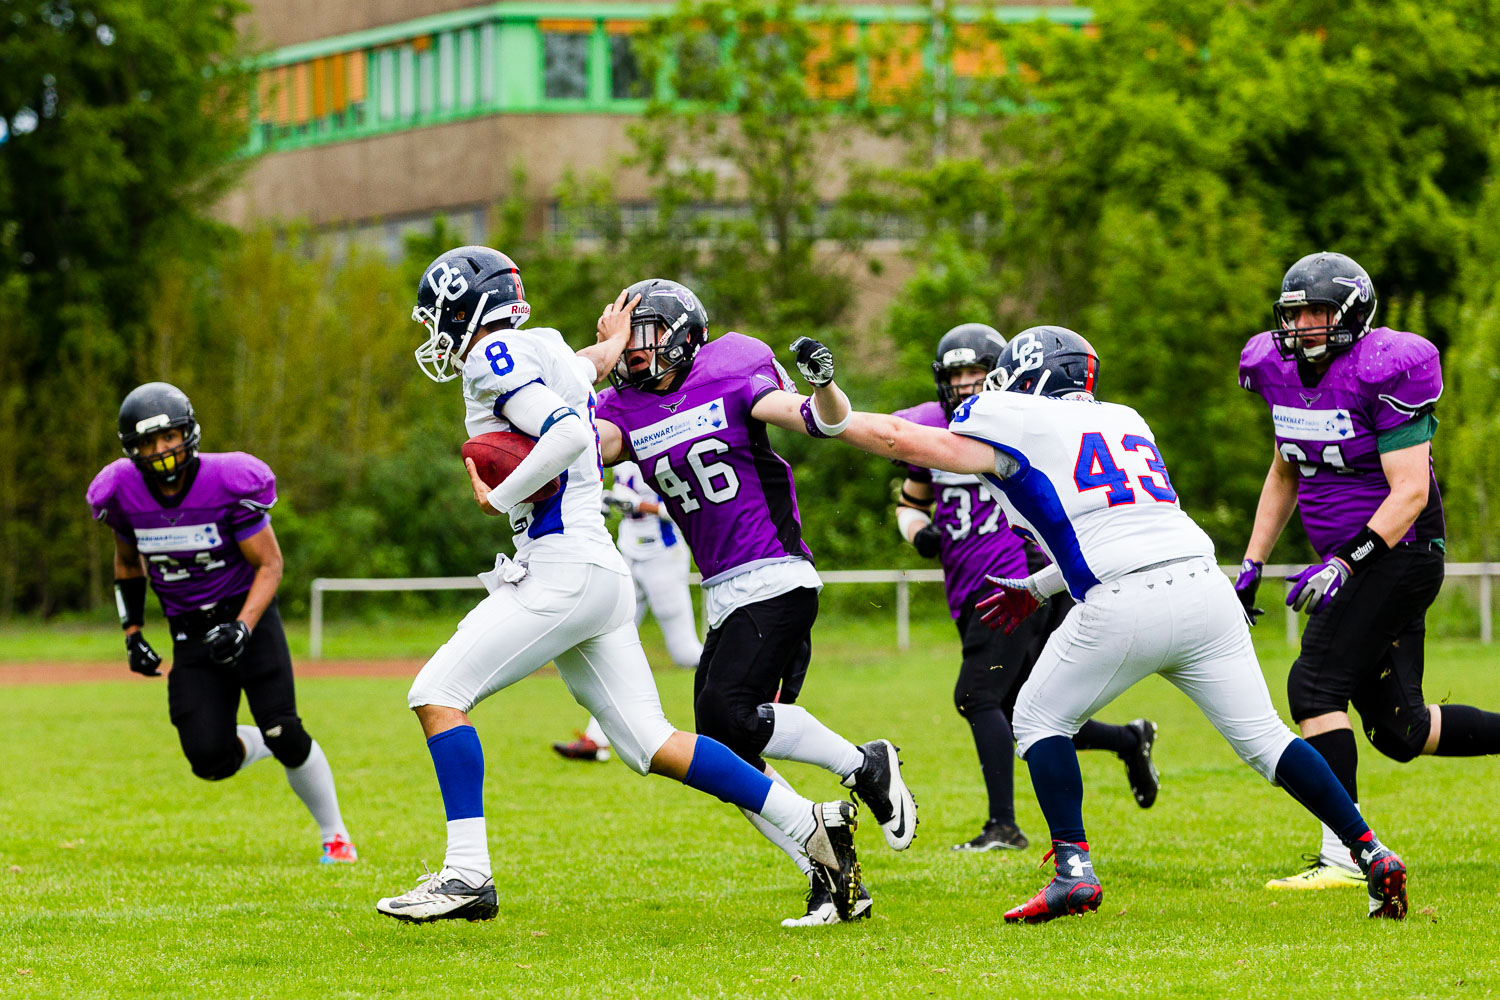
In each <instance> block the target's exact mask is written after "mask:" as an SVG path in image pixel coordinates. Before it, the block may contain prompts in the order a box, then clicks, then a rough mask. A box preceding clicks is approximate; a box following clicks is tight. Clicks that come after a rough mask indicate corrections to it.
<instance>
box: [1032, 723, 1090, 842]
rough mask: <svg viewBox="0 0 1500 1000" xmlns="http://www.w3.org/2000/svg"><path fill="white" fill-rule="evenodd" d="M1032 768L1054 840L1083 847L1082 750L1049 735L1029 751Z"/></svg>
mask: <svg viewBox="0 0 1500 1000" xmlns="http://www.w3.org/2000/svg"><path fill="white" fill-rule="evenodd" d="M1026 766H1027V767H1029V768H1031V786H1032V788H1034V789H1035V790H1036V800H1037V802H1038V803H1039V804H1040V805H1041V807H1042V815H1043V816H1045V817H1047V826H1048V827H1050V828H1051V831H1052V839H1053V840H1062V841H1067V842H1068V843H1070V844H1081V843H1083V842H1084V841H1085V840H1086V839H1087V838H1086V837H1085V836H1084V833H1083V774H1082V773H1081V772H1079V770H1078V751H1077V750H1076V749H1075V748H1074V746H1073V741H1072V740H1070V739H1068V737H1066V736H1049V737H1047V738H1046V739H1044V740H1039V741H1037V742H1036V743H1033V744H1032V745H1031V749H1030V750H1027V751H1026Z"/></svg>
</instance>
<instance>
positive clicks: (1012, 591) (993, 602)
mask: <svg viewBox="0 0 1500 1000" xmlns="http://www.w3.org/2000/svg"><path fill="white" fill-rule="evenodd" d="M985 579H986V580H988V581H989V582H990V583H993V584H994V585H995V586H996V587H997V588H999V589H998V590H996V591H995V592H994V593H993V594H991V595H990V596H989V597H986V598H985V599H984V600H982V601H980V602H979V603H978V604H976V605H974V607H975V608H976V609H978V611H979V620H980V621H982V622H984V623H985V624H986V625H988V626H989V627H990V628H998V629H1001V630H1003V631H1004V632H1005V634H1006V635H1010V634H1011V633H1013V632H1015V630H1016V629H1018V628H1020V627H1021V622H1022V620H1024V619H1025V618H1026V616H1027V615H1029V614H1031V613H1032V612H1033V611H1035V610H1036V609H1037V608H1039V607H1041V606H1042V602H1041V601H1040V600H1038V599H1037V597H1036V595H1035V594H1033V593H1032V592H1031V588H1030V587H1029V586H1027V584H1026V581H1025V580H1015V579H1010V578H1006V577H999V576H986V577H985Z"/></svg>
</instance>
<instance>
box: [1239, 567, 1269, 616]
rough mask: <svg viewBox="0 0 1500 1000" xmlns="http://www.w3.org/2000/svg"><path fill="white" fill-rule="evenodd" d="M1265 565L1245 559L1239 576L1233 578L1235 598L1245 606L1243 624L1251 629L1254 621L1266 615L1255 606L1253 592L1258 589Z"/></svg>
mask: <svg viewBox="0 0 1500 1000" xmlns="http://www.w3.org/2000/svg"><path fill="white" fill-rule="evenodd" d="M1265 565H1266V564H1265V563H1258V562H1256V561H1255V560H1253V559H1246V560H1245V561H1244V562H1242V563H1240V575H1239V576H1237V577H1235V578H1234V593H1235V596H1236V597H1238V598H1239V599H1240V603H1241V604H1243V605H1244V606H1245V622H1246V623H1247V624H1248V625H1249V626H1250V627H1251V628H1254V627H1255V620H1256V619H1257V618H1259V617H1260V616H1261V615H1263V614H1265V613H1266V609H1265V608H1257V607H1256V606H1255V592H1256V590H1258V589H1259V588H1260V573H1261V570H1263V569H1264V568H1265Z"/></svg>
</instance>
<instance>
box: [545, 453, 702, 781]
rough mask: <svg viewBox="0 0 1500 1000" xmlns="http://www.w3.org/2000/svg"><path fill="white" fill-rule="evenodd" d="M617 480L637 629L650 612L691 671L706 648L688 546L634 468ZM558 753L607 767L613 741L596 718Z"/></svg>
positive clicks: (624, 465)
mask: <svg viewBox="0 0 1500 1000" xmlns="http://www.w3.org/2000/svg"><path fill="white" fill-rule="evenodd" d="M614 474H615V481H614V485H613V486H611V487H610V488H609V489H608V490H606V491H605V493H604V503H605V506H606V507H613V508H615V509H617V510H619V511H621V512H623V513H624V515H625V516H624V517H622V518H621V519H620V527H619V530H618V531H617V533H616V537H617V538H618V539H619V546H620V554H621V555H622V556H624V557H625V564H626V565H627V566H629V567H630V578H631V579H632V580H634V581H635V627H636V628H637V629H639V628H640V627H641V622H642V621H644V620H645V618H646V609H647V608H650V609H651V613H652V614H653V615H655V616H656V624H658V625H660V626H661V633H662V636H663V638H665V639H666V643H667V656H669V657H671V659H672V662H673V663H675V664H676V665H677V666H679V667H682V668H684V669H687V670H691V669H692V668H694V667H696V666H697V665H698V658H699V657H701V656H702V655H703V643H701V642H699V641H698V626H697V625H696V624H695V623H694V621H693V595H692V592H691V591H690V590H689V589H688V567H689V565H690V564H691V560H690V559H689V557H688V550H687V545H686V544H684V543H683V541H682V538H681V537H680V536H679V535H678V532H677V526H676V525H675V524H673V523H672V519H671V518H670V517H668V516H667V513H666V509H665V508H664V507H662V504H661V499H660V498H659V497H658V496H657V495H656V494H655V493H653V492H651V487H649V486H647V485H646V483H645V481H644V480H643V479H642V478H641V470H640V469H637V468H636V467H635V463H634V462H621V463H620V464H619V465H617V466H615V467H614ZM552 749H553V750H556V751H557V752H558V753H560V754H562V755H563V756H564V757H567V758H569V759H570V760H595V761H603V760H609V756H610V754H609V737H608V736H606V735H604V729H603V728H602V727H601V726H600V725H599V720H598V719H593V718H591V719H589V722H588V726H587V727H585V729H584V730H583V732H581V733H578V734H577V738H576V739H574V740H571V741H569V742H558V743H553V744H552Z"/></svg>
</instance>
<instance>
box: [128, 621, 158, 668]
mask: <svg viewBox="0 0 1500 1000" xmlns="http://www.w3.org/2000/svg"><path fill="white" fill-rule="evenodd" d="M125 654H126V656H127V657H128V658H129V660H130V669H131V670H132V671H133V672H135V673H137V674H142V675H143V676H146V677H160V676H161V656H160V655H159V654H158V653H157V652H156V650H154V649H152V648H151V643H149V642H147V641H146V637H145V636H144V635H142V634H141V633H140V632H131V633H130V634H128V635H127V636H125Z"/></svg>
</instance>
